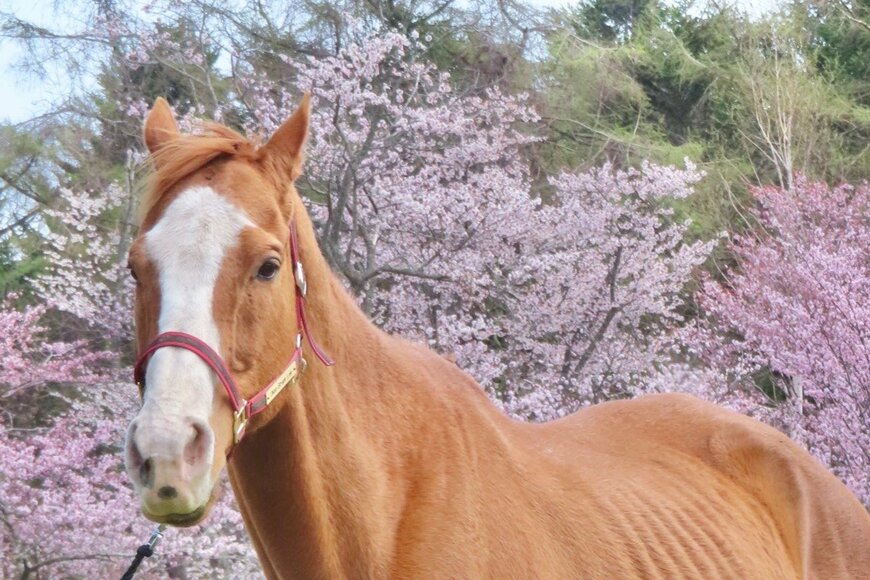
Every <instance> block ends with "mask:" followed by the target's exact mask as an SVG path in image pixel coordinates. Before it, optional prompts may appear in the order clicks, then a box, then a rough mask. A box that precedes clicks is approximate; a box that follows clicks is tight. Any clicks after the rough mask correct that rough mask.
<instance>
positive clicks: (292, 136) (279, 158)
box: [262, 92, 311, 181]
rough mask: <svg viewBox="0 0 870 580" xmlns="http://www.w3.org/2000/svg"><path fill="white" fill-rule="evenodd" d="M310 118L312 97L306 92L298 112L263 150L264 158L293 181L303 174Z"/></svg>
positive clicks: (282, 126) (273, 136) (280, 128)
mask: <svg viewBox="0 0 870 580" xmlns="http://www.w3.org/2000/svg"><path fill="white" fill-rule="evenodd" d="M310 118H311V95H310V94H309V93H307V92H306V93H305V95H304V96H303V97H302V102H301V103H299V108H298V109H296V112H295V113H293V114H292V115H291V116H290V118H289V119H287V120H286V121H284V124H283V125H281V126H280V127H278V130H277V131H275V134H274V135H272V138H271V139H269V142H268V143H266V144H265V145H264V146H263V148H262V153H263V155H264V157H265V158H266V159H268V160H269V161H270V162H271V163H272V164H273V165H274V167H275V168H276V169H278V170H279V171H281V172H282V173H284V174H285V175H286V176H287V177H289V178H290V180H291V181H292V180H295V179H296V178H297V177H299V174H300V173H302V162H303V161H304V159H305V155H304V151H303V148H304V147H305V138H306V137H308V120H309V119H310Z"/></svg>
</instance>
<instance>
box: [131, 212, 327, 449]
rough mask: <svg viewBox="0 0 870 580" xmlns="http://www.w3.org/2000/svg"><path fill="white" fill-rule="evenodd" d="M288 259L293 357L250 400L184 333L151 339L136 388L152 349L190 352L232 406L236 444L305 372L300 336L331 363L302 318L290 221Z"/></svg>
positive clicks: (304, 285) (136, 373)
mask: <svg viewBox="0 0 870 580" xmlns="http://www.w3.org/2000/svg"><path fill="white" fill-rule="evenodd" d="M290 259H291V261H292V266H293V275H294V277H295V279H296V320H297V322H296V324H297V326H298V329H297V333H296V349H295V350H294V351H293V356H291V357H290V361H289V362H288V363H287V366H286V367H285V368H284V370H283V371H282V372H281V374H280V375H278V376H277V377H276V378H275V379H273V380H272V382H270V383H269V384H268V385H266V386H265V387H263V388H262V389H260V391H258V392H257V394H256V395H254V396H253V397H251V398H250V400H245V398H244V397H242V394H241V392H240V391H239V388H238V386H236V382H235V381H234V380H233V375H232V374H231V373H230V371H229V369H228V368H227V365H226V363H224V360H223V359H222V358H221V356H220V355H219V354H218V353H216V352H215V351H214V350H213V349H212V348H211V347H210V346H209V345H207V344H206V343H205V342H203V341H202V340H200V339H198V338H196V337H195V336H192V335H190V334H187V333H184V332H176V331H169V332H164V333H162V334H160V335H159V336H158V337H157V338H155V339H154V341H153V342H151V344H149V345H148V346H147V347H146V348H145V350H143V351H142V353H141V354H140V355H139V358H138V359H137V360H136V366H135V367H133V380H134V381H135V382H136V384H137V385H138V386H139V389H140V390H141V391H142V392H143V393H144V391H145V370H146V368H147V366H148V361H149V360H150V359H151V355H152V354H154V352H155V351H156V350H158V349H161V348H164V347H167V346H171V347H175V348H183V349H184V350H188V351H190V352H192V353H193V354H195V355H196V356H198V357H199V358H201V359H202V360H203V362H205V364H207V365H208V366H209V368H210V369H211V370H212V372H214V374H215V376H217V378H218V380H219V381H220V382H221V384H222V385H223V386H224V389H225V390H226V392H227V395H229V397H230V404H232V406H233V444H234V445H236V444H238V443H239V441H241V440H242V437H243V436H244V435H245V428H246V427H247V425H248V420H250V418H251V417H253V416H254V415H256V414H258V413H261V412H263V411H264V410H265V409H266V407H267V406H268V405H269V403H271V402H272V401H273V400H274V399H275V397H277V396H278V393H280V392H281V391H282V390H284V387H286V386H287V385H289V384H293V383H295V382H296V381H297V380H298V379H299V376H300V375H301V374H302V371H303V370H305V366H306V365H307V363H306V361H305V359H304V358H303V357H302V339H303V337H305V338H306V339H307V340H308V345H309V346H310V347H311V351H312V352H313V353H314V355H315V356H316V357H317V358H318V359H320V362H322V363H323V364H324V365H326V366H332V365H333V364H335V363H334V362H333V360H332V359H331V358H329V356H328V355H327V354H326V353H325V352H323V350H322V349H321V348H320V346H318V344H317V342H315V340H314V337H312V336H311V332H310V331H309V329H308V319H307V318H306V317H305V295H306V294H307V293H308V282H307V281H306V280H305V270H304V268H303V267H302V260H301V259H300V257H299V240H298V238H297V235H296V224H295V223H294V222H290Z"/></svg>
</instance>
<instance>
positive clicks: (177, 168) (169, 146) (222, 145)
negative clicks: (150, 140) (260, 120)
mask: <svg viewBox="0 0 870 580" xmlns="http://www.w3.org/2000/svg"><path fill="white" fill-rule="evenodd" d="M221 156H228V157H237V158H239V157H240V158H246V159H255V158H256V157H257V145H256V144H255V143H253V142H251V141H250V140H248V139H247V138H245V137H243V136H242V135H240V134H239V133H237V132H235V131H233V130H232V129H230V128H229V127H225V126H224V125H221V124H219V123H204V124H203V125H202V126H201V128H200V130H199V131H198V132H196V133H194V134H179V135H173V136H172V137H170V138H169V140H168V141H167V142H166V143H164V144H163V145H161V147H160V148H159V149H158V150H157V151H155V152H154V153H152V154H151V155H150V157H149V160H150V162H151V163H150V165H151V168H152V169H151V173H150V174H149V175H148V176H147V177H146V179H145V187H144V194H143V196H142V202H141V203H140V205H139V221H140V222H141V221H142V220H143V219H144V218H145V216H146V215H147V214H148V211H149V210H150V209H151V208H152V207H154V205H155V204H156V203H157V202H158V201H159V200H160V198H161V196H162V195H163V194H164V193H166V191H167V190H169V188H171V187H172V186H173V185H175V184H176V183H178V182H179V181H181V180H182V179H184V178H185V177H187V176H188V175H190V174H192V173H193V172H195V171H197V170H198V169H201V168H202V167H205V166H206V165H207V164H208V163H210V162H211V161H213V160H214V159H217V158H218V157H221Z"/></svg>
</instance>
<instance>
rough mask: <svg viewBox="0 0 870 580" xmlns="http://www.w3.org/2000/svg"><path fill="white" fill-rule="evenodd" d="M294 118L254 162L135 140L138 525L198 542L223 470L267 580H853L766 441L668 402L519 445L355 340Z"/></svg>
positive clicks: (180, 138)
mask: <svg viewBox="0 0 870 580" xmlns="http://www.w3.org/2000/svg"><path fill="white" fill-rule="evenodd" d="M309 114H310V113H309V103H308V99H307V97H306V98H305V99H304V100H303V102H302V105H301V106H300V107H299V109H298V110H297V111H296V113H294V114H293V116H292V117H291V118H290V119H289V120H287V121H286V122H285V123H284V125H282V126H281V127H280V129H278V131H277V132H276V133H275V135H274V136H273V137H272V138H271V139H270V140H269V141H268V142H267V143H266V144H265V145H263V146H260V147H258V146H256V145H255V144H253V143H251V142H250V141H248V140H246V139H245V138H243V137H242V136H240V135H238V134H237V133H235V132H233V131H231V130H230V129H227V128H226V127H222V126H219V125H214V126H211V128H210V129H209V130H208V131H206V132H204V133H203V134H200V135H182V134H180V133H179V131H178V128H177V125H176V122H175V120H174V118H173V116H172V114H171V112H170V110H169V107H168V106H167V104H166V102H165V101H164V100H162V99H159V100H158V101H157V103H156V104H155V106H154V108H153V110H152V111H151V113H150V114H149V116H148V119H147V120H146V123H145V142H146V144H147V147H148V149H149V150H150V152H151V154H152V160H153V164H154V173H153V176H152V180H151V186H150V189H149V190H148V191H147V192H146V195H145V198H144V199H143V201H142V206H143V208H144V211H143V214H142V215H143V217H142V222H141V228H140V234H139V236H138V238H137V239H136V241H135V243H134V244H133V246H132V249H131V250H130V268H131V269H132V272H133V275H134V277H135V278H136V279H137V280H138V282H137V289H136V328H137V335H138V341H139V345H140V355H141V356H140V360H139V362H138V363H137V373H136V374H137V382H138V383H139V384H140V387H141V388H142V394H143V405H142V409H141V410H140V412H139V413H138V415H137V416H136V418H135V419H134V420H133V422H132V424H131V425H130V429H129V433H128V438H127V449H126V457H127V467H128V471H129V474H130V477H131V478H132V480H133V483H134V486H135V490H136V492H137V493H138V495H139V499H140V503H141V509H142V511H143V513H144V514H145V516H147V517H148V518H150V519H152V520H154V521H157V522H164V523H170V524H174V525H179V526H186V525H193V524H195V523H198V522H200V521H201V520H202V519H203V518H204V517H205V516H206V514H207V513H208V510H209V507H210V506H211V505H212V503H213V502H214V498H215V491H214V490H215V483H216V482H217V480H218V478H219V475H220V472H221V470H222V469H223V467H224V466H225V465H227V466H228V471H229V476H230V480H231V482H232V486H233V489H234V491H235V496H236V499H237V500H238V504H239V507H240V509H241V512H242V515H243V516H244V521H245V525H246V527H247V530H248V532H249V533H250V535H251V539H252V540H253V544H254V546H255V547H256V550H257V554H258V555H259V558H260V561H261V563H262V566H263V569H264V571H265V573H266V575H267V576H268V577H269V578H304V579H313V578H326V579H336V578H436V579H451V578H453V579H466V578H497V579H506V578H520V579H528V578H602V579H610V578H704V579H706V578H741V579H744V578H759V579H766V580H769V579H776V578H819V579H824V580H830V579H834V578H870V516H868V513H867V511H866V510H865V509H864V507H863V506H862V505H861V504H860V503H859V502H858V500H857V499H856V498H855V497H854V496H853V495H852V494H851V493H850V492H849V491H848V490H847V489H846V487H845V486H843V485H842V484H841V483H840V482H839V481H838V480H837V479H836V478H835V477H834V476H833V475H831V474H830V473H828V472H827V471H826V470H825V468H824V467H822V465H821V464H819V463H818V462H817V461H816V460H814V459H813V458H812V457H810V456H809V455H808V454H807V453H806V452H805V451H803V450H802V449H800V448H799V447H798V446H797V445H795V444H794V443H793V442H791V441H790V440H789V439H788V438H786V437H785V436H784V435H782V434H781V433H779V432H778V431H776V430H775V429H772V428H770V427H767V426H765V425H762V424H760V423H758V422H756V421H754V420H752V419H749V418H747V417H744V416H741V415H738V414H735V413H732V412H729V411H726V410H723V409H720V408H717V407H715V406H713V405H710V404H706V403H703V402H701V401H698V400H696V399H694V398H692V397H688V396H682V395H658V396H649V397H643V398H639V399H635V400H630V401H618V402H611V403H606V404H602V405H597V406H595V407H591V408H588V409H584V410H582V411H580V412H578V413H575V414H574V415H571V416H569V417H566V418H564V419H561V420H558V421H553V422H550V423H546V424H539V425H532V424H523V423H518V422H515V421H513V420H511V419H509V418H507V417H505V416H504V415H502V414H501V413H500V412H499V411H498V410H497V409H496V408H495V407H494V406H493V405H492V404H491V403H490V402H489V401H488V400H487V398H486V396H485V395H484V393H483V392H482V390H481V388H480V387H479V385H478V384H477V383H475V381H474V380H473V379H472V378H471V377H469V376H468V375H466V374H465V373H464V372H462V371H461V370H460V369H458V368H457V367H456V365H454V364H451V363H450V362H448V361H447V360H445V358H443V357H441V356H438V355H437V354H435V353H433V352H431V351H429V350H427V349H426V348H424V347H422V346H419V345H416V344H412V343H410V342H407V341H405V340H402V339H400V338H397V337H394V336H390V335H388V334H386V333H384V332H382V331H380V330H379V329H378V328H376V327H375V326H374V325H373V324H372V323H371V322H370V321H369V320H367V319H366V317H365V316H364V315H363V313H362V312H361V311H360V310H359V308H358V307H357V305H356V303H355V302H354V299H353V298H352V297H351V296H350V295H349V294H348V293H347V292H346V291H345V289H344V288H343V287H342V284H341V283H340V282H339V281H338V279H337V278H336V277H335V275H333V273H332V272H331V271H330V268H329V266H328V264H327V262H326V260H325V259H324V257H323V255H322V254H321V252H320V251H319V249H318V245H317V241H316V239H315V234H314V230H313V228H312V223H311V221H310V219H309V217H308V215H307V213H306V210H305V207H304V205H303V203H302V201H301V200H300V197H299V195H298V194H297V192H296V190H295V188H294V185H293V183H294V180H295V179H296V178H297V177H298V176H299V174H300V172H301V171H302V161H303V159H302V158H303V145H304V142H305V138H306V134H307V131H308V121H309ZM312 334H313V335H314V336H316V338H317V340H318V341H319V342H320V344H321V345H323V349H320V348H318V347H317V345H316V343H315V342H314V341H313V340H312ZM323 351H325V352H328V353H329V356H331V357H332V358H333V359H334V361H335V364H334V365H333V364H330V363H331V362H332V361H331V360H330V359H329V358H328V356H327V355H326V354H324V352H323ZM303 357H304V359H307V360H308V364H307V369H306V368H305V366H306V365H305V363H304V362H303ZM318 359H320V360H318ZM288 361H289V362H288ZM303 371H304V372H303ZM276 377H277V378H276ZM231 451H232V454H231V455H230V452H231ZM228 456H229V457H230V458H229V459H227V457H228Z"/></svg>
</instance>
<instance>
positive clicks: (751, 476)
mask: <svg viewBox="0 0 870 580" xmlns="http://www.w3.org/2000/svg"><path fill="white" fill-rule="evenodd" d="M523 438H524V439H526V440H527V442H526V444H528V445H530V446H531V447H532V448H533V452H532V454H530V456H534V455H535V454H536V455H538V456H539V457H541V463H540V465H539V467H540V468H541V469H542V470H544V471H547V470H550V471H553V472H555V473H556V475H555V477H557V478H558V479H561V480H562V481H570V480H571V479H572V478H575V477H576V478H577V480H578V481H580V480H582V481H583V490H582V492H581V493H582V494H583V495H584V497H583V498H582V501H583V502H585V503H586V504H587V505H588V504H591V505H594V506H596V510H595V512H594V515H593V516H592V517H593V518H594V519H598V520H599V521H596V522H594V525H589V524H590V523H589V522H587V525H588V529H590V530H592V529H597V530H598V532H597V533H600V534H601V537H602V538H605V539H604V540H602V541H601V542H598V543H599V544H601V545H600V546H598V549H599V550H604V551H605V552H604V553H607V552H612V551H613V550H614V547H615V549H616V553H617V555H618V556H619V557H621V558H624V559H626V561H628V562H631V563H632V566H633V571H634V574H635V575H638V576H650V575H656V576H662V577H666V576H670V577H678V576H683V577H726V576H733V575H734V574H737V575H739V576H741V577H744V578H754V577H759V578H761V577H768V578H774V577H779V578H789V577H798V578H825V579H828V578H831V579H835V578H844V579H845V578H870V515H868V513H867V511H866V509H865V508H864V507H863V506H862V505H861V504H860V502H858V500H857V499H856V498H855V496H854V495H852V494H851V493H850V492H849V490H848V489H847V488H846V487H845V486H844V485H843V484H842V483H841V482H840V481H839V480H838V479H837V478H836V477H834V476H833V475H832V474H830V473H829V472H828V471H827V470H826V469H825V468H824V467H823V466H822V465H821V464H820V463H819V462H818V461H816V460H815V459H814V458H812V457H811V456H810V455H809V454H808V453H807V452H806V451H804V450H803V449H801V448H800V447H798V446H797V445H796V444H795V443H794V442H792V441H791V440H790V439H788V438H787V437H786V436H785V435H783V434H782V433H780V432H779V431H777V430H776V429H773V428H772V427H769V426H767V425H764V424H762V423H759V422H758V421H755V420H753V419H751V418H749V417H745V416H743V415H739V414H737V413H733V412H731V411H727V410H725V409H722V408H720V407H716V406H714V405H711V404H709V403H704V402H702V401H700V400H698V399H695V398H694V397H690V396H687V395H653V396H648V397H641V398H638V399H634V400H630V401H616V402H612V403H606V404H603V405H598V406H595V407H590V408H588V409H584V410H582V411H580V412H578V413H575V414H574V415H572V416H570V417H566V418H564V419H561V420H559V421H555V422H553V423H550V424H545V425H540V426H537V427H535V428H533V429H529V430H526V431H525V434H524V436H523ZM533 461H534V460H533ZM579 470H582V471H583V472H582V473H580V472H579ZM579 499H580V498H578V500H579ZM588 517H589V516H588V514H587V518H588ZM614 538H616V540H615V541H614ZM591 541H593V542H596V540H594V539H593V540H591ZM587 543H588V542H587Z"/></svg>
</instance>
